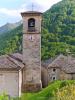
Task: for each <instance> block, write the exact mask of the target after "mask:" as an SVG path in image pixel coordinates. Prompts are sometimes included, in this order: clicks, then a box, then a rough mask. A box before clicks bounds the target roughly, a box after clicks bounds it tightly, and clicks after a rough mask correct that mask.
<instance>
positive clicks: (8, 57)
mask: <svg viewBox="0 0 75 100" xmlns="http://www.w3.org/2000/svg"><path fill="white" fill-rule="evenodd" d="M10 58H11V57H10V56H7V59H8V60H10V61H11V62H13V63H14V64H15V65H17V66H18V67H19V68H21V67H20V66H19V65H18V64H16V63H15V62H14V61H13V60H11V59H10ZM12 59H13V58H12Z"/></svg>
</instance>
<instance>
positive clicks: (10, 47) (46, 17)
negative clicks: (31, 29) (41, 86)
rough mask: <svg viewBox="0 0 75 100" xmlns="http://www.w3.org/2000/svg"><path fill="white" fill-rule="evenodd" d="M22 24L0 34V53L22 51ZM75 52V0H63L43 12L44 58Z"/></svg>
mask: <svg viewBox="0 0 75 100" xmlns="http://www.w3.org/2000/svg"><path fill="white" fill-rule="evenodd" d="M21 45H22V25H20V26H19V27H17V28H15V29H14V30H12V31H10V32H7V33H4V34H2V35H0V55H1V54H9V53H13V52H18V51H21V50H22V48H21ZM60 53H63V54H65V55H67V54H68V53H70V54H73V55H74V54H75V0H62V1H61V2H59V3H57V4H55V5H53V6H52V7H51V9H49V10H47V11H46V12H45V13H43V22H42V60H45V59H48V58H51V57H54V56H56V55H58V54H60Z"/></svg>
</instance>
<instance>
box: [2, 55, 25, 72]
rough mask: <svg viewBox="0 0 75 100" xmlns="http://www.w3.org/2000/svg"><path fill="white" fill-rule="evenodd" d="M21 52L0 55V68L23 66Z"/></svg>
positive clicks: (8, 68) (18, 68) (9, 68)
mask: <svg viewBox="0 0 75 100" xmlns="http://www.w3.org/2000/svg"><path fill="white" fill-rule="evenodd" d="M22 61H23V60H22V54H20V53H15V54H12V55H2V56H0V70H1V69H2V70H20V69H22V68H23V67H24V64H23V62H22Z"/></svg>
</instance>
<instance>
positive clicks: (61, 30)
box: [42, 0, 75, 59]
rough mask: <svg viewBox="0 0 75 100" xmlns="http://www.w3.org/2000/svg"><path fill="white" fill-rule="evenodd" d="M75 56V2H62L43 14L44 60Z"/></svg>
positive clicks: (68, 0) (73, 0)
mask: <svg viewBox="0 0 75 100" xmlns="http://www.w3.org/2000/svg"><path fill="white" fill-rule="evenodd" d="M60 53H63V54H68V53H71V54H75V0H62V1H61V2H59V3H57V4H55V5H54V6H52V8H51V9H49V10H48V11H46V12H45V13H44V14H43V31H42V59H48V58H49V57H53V56H55V55H58V54H60Z"/></svg>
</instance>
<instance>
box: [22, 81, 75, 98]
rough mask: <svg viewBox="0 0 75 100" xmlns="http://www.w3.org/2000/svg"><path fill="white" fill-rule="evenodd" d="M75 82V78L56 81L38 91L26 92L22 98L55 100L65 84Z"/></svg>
mask: <svg viewBox="0 0 75 100" xmlns="http://www.w3.org/2000/svg"><path fill="white" fill-rule="evenodd" d="M71 84H75V80H65V81H55V82H53V83H50V84H49V86H48V87H47V88H45V89H42V91H40V92H38V93H34V94H31V93H25V94H23V95H22V96H21V100H55V94H56V92H57V91H58V90H60V89H61V88H63V87H65V86H69V85H71Z"/></svg>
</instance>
